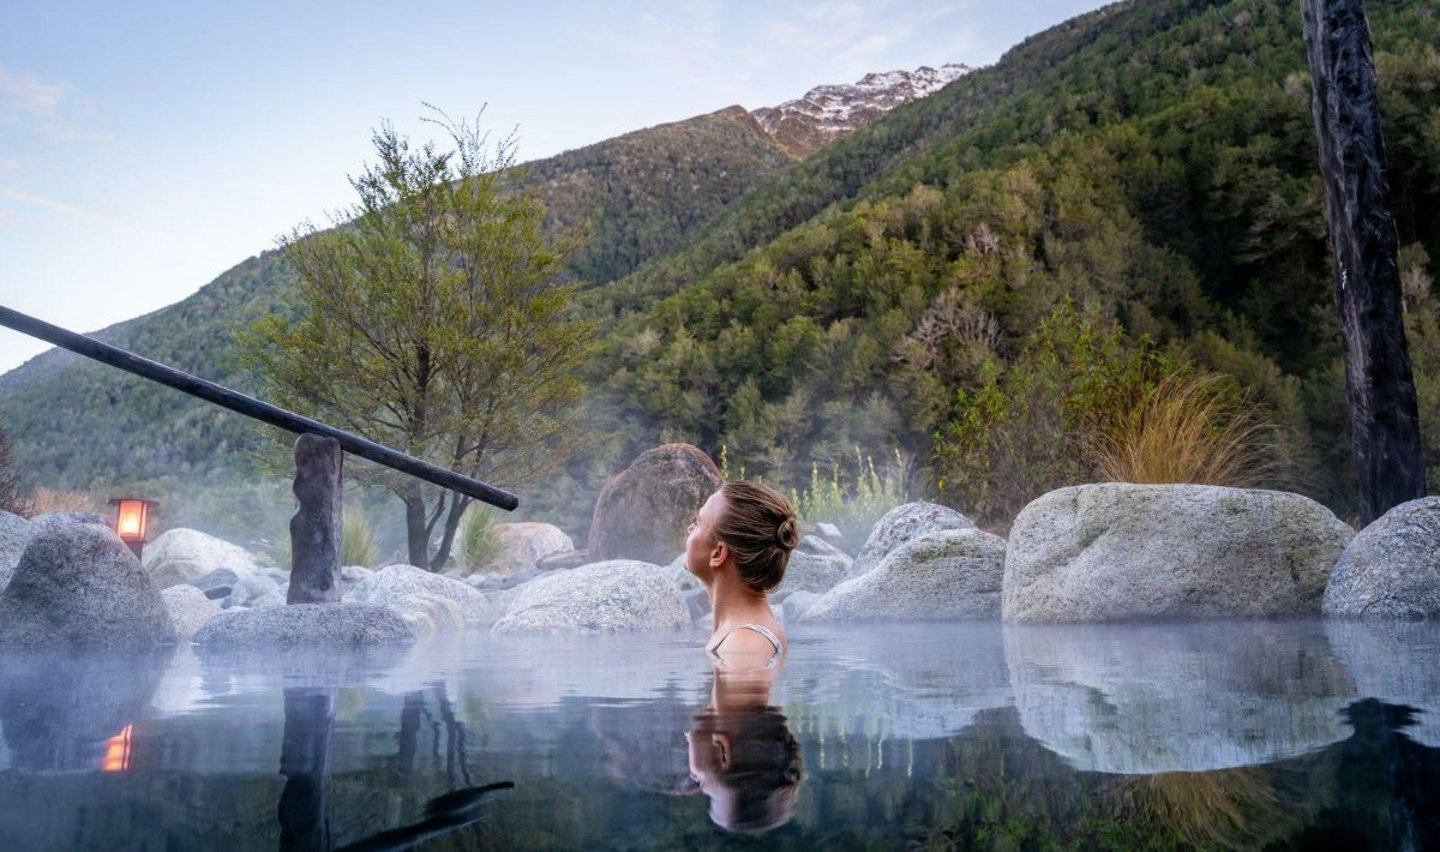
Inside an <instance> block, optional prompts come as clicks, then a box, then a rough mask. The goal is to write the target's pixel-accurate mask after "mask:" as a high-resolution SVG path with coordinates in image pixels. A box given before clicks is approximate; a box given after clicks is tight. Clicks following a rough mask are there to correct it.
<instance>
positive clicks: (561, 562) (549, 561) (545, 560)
mask: <svg viewBox="0 0 1440 852" xmlns="http://www.w3.org/2000/svg"><path fill="white" fill-rule="evenodd" d="M594 561H595V560H594V559H591V558H590V551H589V550H571V551H567V552H565V553H552V554H550V555H549V556H542V557H540V558H539V559H537V560H536V561H535V570H536V571H541V572H544V571H569V570H570V569H571V568H579V567H580V566H581V565H589V564H590V563H591V562H594Z"/></svg>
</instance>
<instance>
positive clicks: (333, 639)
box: [195, 603, 415, 649]
mask: <svg viewBox="0 0 1440 852" xmlns="http://www.w3.org/2000/svg"><path fill="white" fill-rule="evenodd" d="M414 640H415V634H414V632H413V631H412V630H411V629H410V627H409V625H407V624H406V623H405V620H404V619H403V618H401V617H400V614H399V613H397V612H395V611H394V610H392V609H390V608H389V607H384V606H373V605H370V604H346V603H334V604H295V605H294V606H272V607H265V608H262V609H230V610H226V611H225V612H222V613H220V614H219V615H217V616H215V617H214V618H212V619H210V620H209V621H207V622H205V624H204V626H202V627H201V628H200V630H199V631H198V632H197V633H196V634H195V644H196V645H198V646H200V647H201V648H203V649H212V648H214V649H220V648H230V647H235V646H246V645H251V646H258V645H282V646H303V647H310V646H315V645H329V646H345V645H371V644H378V643H383V642H413V641H414Z"/></svg>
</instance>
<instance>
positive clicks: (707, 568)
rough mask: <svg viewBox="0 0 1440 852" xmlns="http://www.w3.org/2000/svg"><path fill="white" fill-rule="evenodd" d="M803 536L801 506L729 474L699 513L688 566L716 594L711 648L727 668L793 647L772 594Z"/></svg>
mask: <svg viewBox="0 0 1440 852" xmlns="http://www.w3.org/2000/svg"><path fill="white" fill-rule="evenodd" d="M799 543H800V524H799V523H798V522H797V521H796V520H795V510H794V509H792V508H791V507H790V501H788V500H786V499H785V497H784V495H782V494H781V493H780V492H778V491H776V490H775V489H773V488H771V487H769V486H767V485H761V484H759V483H755V482H743V481H731V482H726V483H725V484H724V485H722V486H721V487H720V490H719V491H716V492H715V493H714V494H711V495H710V499H709V500H706V501H705V505H704V506H702V507H700V511H699V512H697V513H696V515H695V520H694V521H693V522H692V523H691V524H690V530H689V535H688V536H687V538H686V540H685V568H686V570H688V571H689V572H690V573H691V574H694V575H695V576H696V577H697V578H698V579H699V580H700V582H702V583H704V584H705V590H706V591H707V592H709V594H710V605H711V608H712V612H713V613H714V615H715V630H714V633H712V634H711V636H710V641H709V642H708V643H707V644H706V650H708V651H709V652H710V654H711V655H712V656H713V657H714V658H715V660H716V662H717V663H719V664H720V665H722V666H723V667H724V668H728V669H732V670H743V669H748V668H757V667H758V668H769V667H774V666H775V665H777V664H778V662H779V660H780V658H781V657H782V656H783V655H784V654H785V648H786V641H785V631H784V630H781V629H780V622H779V621H777V620H776V619H775V613H774V612H773V611H772V610H771V609H770V603H769V601H768V600H767V599H766V595H767V594H768V593H769V592H771V591H773V590H774V589H775V587H776V586H779V585H780V581H781V580H782V579H784V578H785V565H786V563H787V562H789V560H790V551H792V550H794V549H795V545H797V544H799Z"/></svg>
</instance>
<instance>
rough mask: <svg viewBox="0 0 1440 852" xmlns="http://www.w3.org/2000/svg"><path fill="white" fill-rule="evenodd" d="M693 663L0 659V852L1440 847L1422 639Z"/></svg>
mask: <svg viewBox="0 0 1440 852" xmlns="http://www.w3.org/2000/svg"><path fill="white" fill-rule="evenodd" d="M703 638H704V637H703V636H702V635H700V634H698V633H696V634H658V635H657V634H637V635H626V636H606V637H594V636H584V637H563V638H557V637H547V638H534V639H519V638H515V637H498V636H491V635H490V634H487V633H478V634H470V635H457V636H450V637H446V638H443V639H439V640H431V641H427V642H425V643H422V644H420V645H417V646H414V647H411V648H404V649H388V650H379V651H369V652H364V653H334V652H327V653H301V652H289V653H278V652H273V651H272V652H266V653H258V654H244V655H224V656H209V655H204V656H197V655H196V654H195V653H194V652H193V651H191V650H190V649H189V648H180V649H176V650H173V651H167V652H164V653H159V654H156V655H153V656H148V657H139V658H137V657H134V656H126V657H119V656H108V655H91V656H84V657H76V656H73V655H32V654H18V653H14V652H7V653H5V654H4V655H0V729H3V745H0V849H4V850H32V849H34V850H62V849H153V850H183V849H206V850H215V849H277V848H278V849H331V848H334V849H338V848H342V847H345V846H347V845H358V846H357V848H372V849H373V848H410V847H408V846H405V845H404V844H415V843H419V844H420V846H419V847H418V848H423V849H534V848H556V849H703V848H712V847H734V846H747V847H755V848H780V849H816V848H827V849H831V848H846V849H848V848H870V849H896V848H955V847H962V848H981V849H990V848H995V849H1029V848H1035V849H1053V848H1114V849H1135V848H1160V849H1168V848H1217V847H1227V846H1229V847H1236V848H1262V847H1263V848H1272V849H1292V848H1300V849H1303V848H1348V849H1367V848H1373V849H1390V848H1407V847H1408V848H1425V847H1427V846H1435V845H1440V759H1437V751H1436V749H1437V747H1440V654H1437V652H1440V625H1437V624H1434V623H1422V624H1398V625H1367V624H1356V623H1338V622H1322V621H1319V620H1302V621H1283V622H1207V623H1199V624H1178V625H1125V626H1108V625H1107V626H1093V625H1092V626H1067V627H1052V626H1046V627H1040V626H1020V625H1001V624H998V623H993V622H985V623H943V624H942V623H934V624H904V625H900V624H893V625H867V626H855V627H849V628H844V629H837V628H825V629H819V628H811V627H808V626H801V627H799V628H797V629H795V630H793V631H792V635H791V640H792V643H793V644H792V648H791V652H790V655H789V659H788V660H787V661H786V663H785V665H784V667H783V669H782V670H781V671H780V672H779V673H778V674H777V676H776V679H775V683H774V685H773V686H772V687H770V689H769V694H768V696H766V695H764V694H763V692H760V693H757V692H756V691H755V690H754V689H752V690H750V691H749V692H738V693H737V692H726V691H725V689H726V683H722V684H721V685H720V689H721V693H720V696H719V703H720V705H721V706H719V707H713V706H712V703H713V700H714V699H715V698H716V695H715V690H716V683H715V676H714V673H713V671H712V669H711V667H710V665H709V662H708V660H707V659H706V657H705V655H704V653H703V651H702V650H701V649H700V643H701V642H702V640H703ZM727 683H728V682H727ZM751 686H755V685H754V684H751ZM762 686H763V685H762ZM758 688H759V687H757V689H758ZM736 695H739V696H740V697H739V699H736V698H735V696H736ZM732 711H733V712H732ZM697 761H698V764H697ZM741 770H744V771H741ZM697 776H698V777H700V781H699V782H697V780H696V777H697ZM717 779H718V780H717ZM512 785H513V786H512ZM442 796H443V797H445V798H439V797H442ZM427 803H429V804H430V805H431V806H430V809H429V810H428V811H427ZM717 823H729V824H730V825H731V827H737V826H741V827H750V828H752V829H753V828H757V827H763V826H767V825H768V826H770V827H769V828H768V830H765V831H763V832H759V833H755V832H753V831H752V832H750V833H735V832H732V831H730V830H728V829H727V828H726V827H723V826H722V825H720V824H717Z"/></svg>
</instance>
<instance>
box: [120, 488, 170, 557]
mask: <svg viewBox="0 0 1440 852" xmlns="http://www.w3.org/2000/svg"><path fill="white" fill-rule="evenodd" d="M110 504H111V505H112V506H114V507H115V533H116V534H117V535H119V536H120V539H121V540H122V541H124V542H125V543H126V544H128V545H130V549H131V550H132V551H134V553H135V555H136V556H137V557H138V556H139V555H140V549H141V548H142V547H144V546H145V532H146V527H148V526H149V524H150V510H151V509H152V508H154V507H155V506H158V505H160V504H159V503H156V502H155V501H154V500H142V499H140V498H139V497H120V498H118V499H115V500H111V501H110Z"/></svg>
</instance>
